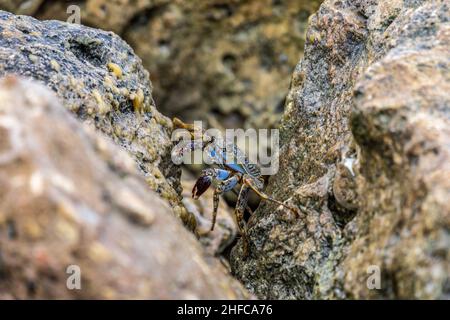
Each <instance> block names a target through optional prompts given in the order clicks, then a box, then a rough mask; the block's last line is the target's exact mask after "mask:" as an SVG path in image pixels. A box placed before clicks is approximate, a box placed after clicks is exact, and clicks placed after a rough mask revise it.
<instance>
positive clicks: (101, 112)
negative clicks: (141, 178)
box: [0, 11, 195, 228]
mask: <svg viewBox="0 0 450 320" xmlns="http://www.w3.org/2000/svg"><path fill="white" fill-rule="evenodd" d="M6 74H19V75H23V76H28V77H32V78H34V79H36V80H39V81H41V82H43V83H45V84H46V85H47V86H48V87H49V88H51V89H52V90H54V91H55V92H56V94H57V95H58V97H59V98H61V100H62V103H63V106H64V107H66V108H67V109H69V110H70V111H72V112H73V113H74V114H76V115H77V117H79V118H80V119H81V120H83V121H84V122H86V123H88V124H91V125H94V126H95V127H96V128H97V129H99V130H100V131H101V132H103V133H104V134H106V135H108V136H109V137H111V138H112V139H113V140H114V142H116V143H117V144H119V145H120V146H122V147H123V148H124V149H125V150H127V151H128V152H129V153H130V154H131V155H132V157H133V158H134V159H135V160H136V162H137V163H138V164H139V168H140V169H141V171H142V172H143V173H144V174H145V177H146V180H147V183H148V184H149V185H150V186H151V188H152V189H153V190H155V191H156V192H157V193H158V194H159V195H160V196H161V197H162V198H164V199H166V200H168V202H169V203H170V204H171V206H172V207H173V211H174V212H175V214H176V215H177V216H179V217H180V218H181V219H182V220H183V222H184V223H185V224H186V225H187V226H189V227H190V228H194V226H195V218H194V216H193V215H192V214H189V213H188V212H187V211H186V209H185V208H184V206H183V204H182V202H181V185H180V180H179V179H180V175H181V171H180V169H179V168H178V167H177V166H175V165H174V164H173V163H172V161H171V158H170V151H171V148H172V142H171V140H170V134H171V130H172V123H171V121H170V120H169V119H168V118H166V117H164V116H163V115H161V114H160V113H159V112H158V111H157V110H156V108H155V104H154V101H153V98H152V86H151V83H150V80H149V75H148V72H147V71H146V70H145V69H144V68H143V66H142V62H141V60H140V59H139V58H138V57H137V56H136V55H135V54H134V52H133V50H132V49H131V48H130V47H129V46H128V45H127V44H126V43H125V42H124V41H123V40H122V39H120V38H119V37H118V36H116V35H115V34H113V33H111V32H105V31H101V30H97V29H91V28H88V27H84V26H80V25H76V24H68V23H62V22H59V21H46V22H40V21H38V20H36V19H34V18H32V17H27V16H15V15H12V14H10V13H7V12H3V11H0V75H6Z"/></svg>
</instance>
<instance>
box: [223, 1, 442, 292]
mask: <svg viewBox="0 0 450 320" xmlns="http://www.w3.org/2000/svg"><path fill="white" fill-rule="evenodd" d="M449 12H450V7H449V2H448V1H400V0H398V1H387V0H380V1H374V0H370V1H369V0H357V1H341V0H328V1H325V3H324V4H323V5H322V6H321V8H320V10H319V11H318V13H317V14H316V15H315V16H314V17H313V18H312V20H311V26H310V28H309V30H308V34H307V39H308V44H307V45H306V49H305V58H304V60H303V61H302V62H301V63H300V64H299V65H298V67H297V68H296V71H295V72H294V76H293V79H292V84H291V91H290V93H289V96H288V99H287V103H286V112H285V114H284V119H283V123H282V133H281V134H282V136H281V140H282V148H281V151H280V154H281V155H282V156H281V158H280V171H279V173H278V174H277V175H276V176H274V177H272V179H271V182H270V185H269V188H268V192H269V193H272V194H274V195H275V196H276V197H277V198H280V199H283V200H287V201H288V202H289V203H292V204H293V205H296V206H298V207H299V208H302V215H301V217H300V218H298V219H295V218H294V217H293V216H292V215H291V213H289V212H286V211H285V210H282V209H280V208H278V209H277V208H276V206H274V205H271V204H267V203H265V204H263V205H262V206H261V207H260V208H259V209H258V211H257V212H256V214H255V216H254V217H253V218H252V219H251V221H250V231H249V233H250V239H251V242H252V244H251V251H252V254H251V256H250V257H249V258H248V259H247V260H242V258H241V255H240V251H241V247H242V243H238V246H237V247H235V250H234V252H233V254H232V268H233V271H234V273H235V274H236V275H237V276H238V278H240V279H241V280H242V281H243V282H244V283H245V284H246V286H247V287H248V288H250V289H251V291H253V292H255V293H256V294H257V295H258V296H260V297H263V298H282V299H283V298H291V299H292V298H447V299H448V298H449V296H450V287H449V283H450V282H449V281H450V280H449V274H450V257H449V248H450V235H449V226H450V206H449V203H448V199H449V197H450V185H449V182H450V179H449V178H450V166H449V157H450V147H449V141H450V131H449V125H450V118H449V114H450V95H449V92H450V78H449V77H450V51H449V48H450V22H449V19H450V13H449ZM353 174H354V175H353ZM371 266H378V267H379V268H380V271H381V289H379V290H369V289H368V287H367V280H368V277H369V276H370V275H371V273H368V270H369V271H370V270H371V269H370V267H371ZM372 272H373V271H372Z"/></svg>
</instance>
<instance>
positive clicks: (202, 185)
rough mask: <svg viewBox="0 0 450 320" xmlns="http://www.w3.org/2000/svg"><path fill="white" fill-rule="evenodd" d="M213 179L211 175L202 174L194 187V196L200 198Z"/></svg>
mask: <svg viewBox="0 0 450 320" xmlns="http://www.w3.org/2000/svg"><path fill="white" fill-rule="evenodd" d="M211 182H212V179H211V177H210V176H201V177H200V178H198V180H197V182H196V183H195V185H194V188H193V189H192V198H194V199H198V198H199V197H200V196H201V195H202V194H203V193H205V191H206V190H208V188H209V186H210V185H211Z"/></svg>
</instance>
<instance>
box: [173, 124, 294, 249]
mask: <svg viewBox="0 0 450 320" xmlns="http://www.w3.org/2000/svg"><path fill="white" fill-rule="evenodd" d="M173 124H174V128H175V129H184V130H187V131H188V132H189V133H190V136H191V138H192V139H190V140H183V141H181V142H179V143H178V144H177V145H176V146H175V147H174V149H173V150H172V159H174V160H175V161H177V163H181V162H182V159H183V157H184V155H185V154H186V153H189V152H192V151H195V150H203V155H204V160H207V161H205V162H207V163H209V164H211V165H212V167H210V168H206V169H204V170H203V171H202V173H201V175H200V177H199V178H198V180H197V181H196V183H195V185H194V187H193V189H192V197H193V198H194V199H198V198H199V197H200V196H201V195H202V194H203V193H204V192H205V191H206V190H208V188H209V187H210V186H213V188H214V195H213V214H212V222H211V228H210V231H213V230H214V226H215V224H216V217H217V209H218V206H219V198H220V196H221V195H222V194H224V193H226V192H229V191H233V192H235V191H234V188H235V187H236V186H238V185H240V186H241V187H240V191H239V192H238V193H237V195H238V198H237V202H236V206H235V209H234V214H235V216H236V222H237V225H238V228H239V231H240V233H241V235H242V240H243V253H244V256H247V255H248V254H249V238H248V233H247V225H246V222H245V220H244V211H245V209H246V208H247V209H248V206H247V201H248V196H249V192H250V190H253V191H254V192H255V193H256V194H257V195H258V196H259V197H260V198H261V199H262V200H267V201H271V202H274V203H276V204H278V205H280V206H282V207H285V208H287V209H289V210H290V211H292V212H293V213H294V214H295V215H296V216H298V215H299V213H298V211H297V210H296V209H295V208H293V207H291V206H289V205H287V204H285V203H283V202H281V201H278V200H276V199H274V198H272V197H270V196H268V195H267V194H265V193H264V192H263V189H264V179H263V177H262V175H261V170H260V168H259V166H258V165H257V164H254V163H250V161H249V160H248V157H247V156H246V155H245V153H244V152H243V151H242V150H241V149H239V148H238V147H237V146H236V145H235V144H234V143H232V142H229V141H227V140H224V139H222V138H221V137H217V136H212V135H209V134H207V133H206V132H205V131H204V130H201V129H200V128H198V127H196V126H194V125H193V124H186V123H184V122H183V121H181V120H180V119H178V118H174V119H173ZM250 212H251V210H250Z"/></svg>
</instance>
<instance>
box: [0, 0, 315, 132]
mask: <svg viewBox="0 0 450 320" xmlns="http://www.w3.org/2000/svg"><path fill="white" fill-rule="evenodd" d="M321 2H322V1H321V0H297V1H279V0H250V1H237V0H233V1H222V0H210V1H203V0H190V1H181V0H177V1H169V0H157V1H155V0H139V1H131V0H121V1H107V0H84V1H83V0H81V1H77V2H76V4H77V5H78V6H79V7H80V12H81V23H82V24H85V25H89V26H93V27H96V28H101V29H105V30H112V31H114V32H116V33H118V34H119V35H121V36H122V37H123V38H124V39H125V40H126V41H127V42H128V43H130V44H131V46H132V47H133V48H134V49H135V50H136V53H137V54H138V55H139V56H140V57H141V58H142V59H143V61H144V66H145V67H146V68H147V69H148V70H149V71H150V74H151V79H152V83H153V85H154V88H155V91H154V94H153V96H154V97H155V99H156V102H157V105H158V108H159V110H161V111H162V112H164V113H165V114H167V115H170V116H172V115H176V116H178V117H182V118H183V119H184V120H187V121H191V120H207V121H208V122H209V124H208V125H209V126H212V127H216V128H268V127H269V128H270V127H274V126H275V125H276V124H277V123H278V121H279V119H280V116H281V112H282V111H283V104H284V99H285V96H286V93H287V90H288V86H289V78H290V74H291V72H292V70H293V68H294V67H295V64H296V63H297V61H298V59H299V58H300V57H301V55H302V51H303V46H304V41H305V32H306V25H307V20H308V17H309V16H310V15H311V14H312V13H313V12H315V11H316V10H317V8H318V6H319V4H320V3H321ZM67 7H68V3H67V2H64V1H50V0H48V1H44V3H43V5H42V6H40V7H39V8H37V9H36V10H35V12H34V13H33V14H34V16H36V17H38V18H39V19H59V20H63V21H66V20H67V19H68V18H69V17H70V14H68V13H67ZM0 8H1V4H0ZM3 8H5V7H3ZM6 10H10V7H6ZM217 119H218V121H217Z"/></svg>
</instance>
